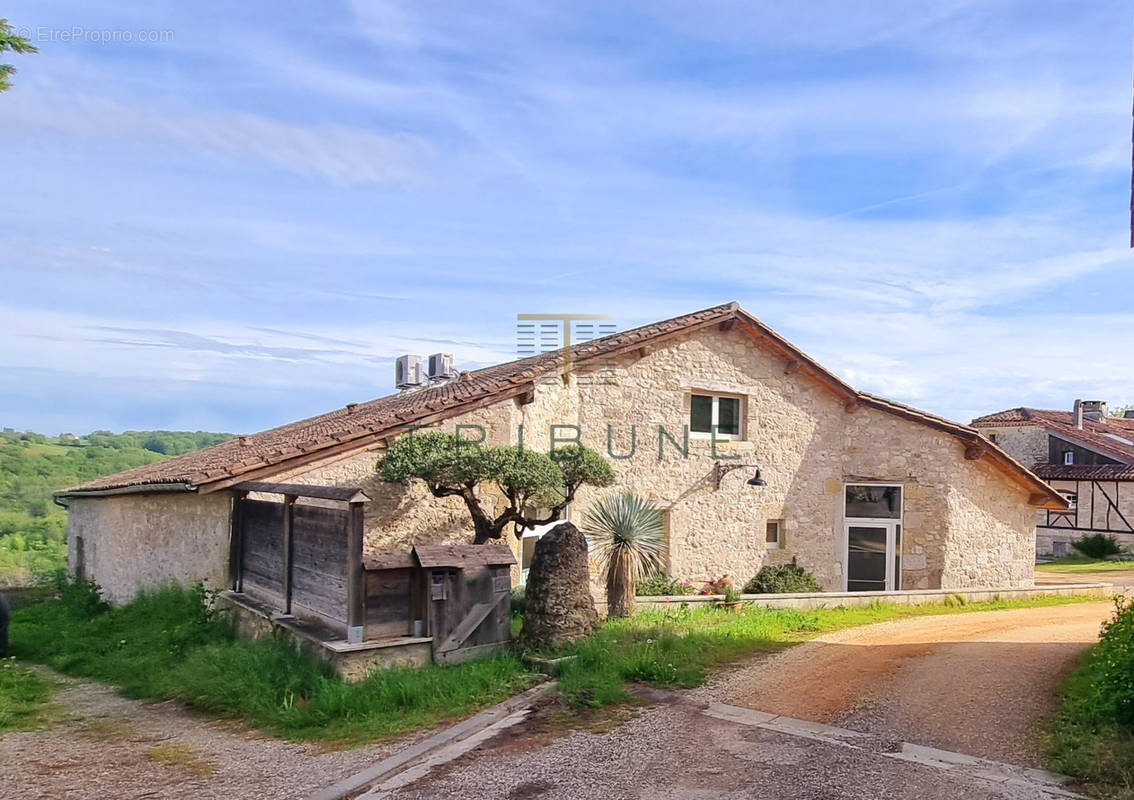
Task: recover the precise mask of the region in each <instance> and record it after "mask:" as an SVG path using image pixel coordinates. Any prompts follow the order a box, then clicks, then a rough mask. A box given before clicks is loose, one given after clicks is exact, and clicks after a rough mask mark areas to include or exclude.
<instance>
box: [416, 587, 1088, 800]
mask: <svg viewBox="0 0 1134 800" xmlns="http://www.w3.org/2000/svg"><path fill="white" fill-rule="evenodd" d="M1109 611H1110V605H1109V604H1108V603H1104V602H1100V603H1087V604H1078V605H1068V606H1052V607H1047V608H1036V609H1016V610H1009V611H994V612H978V613H973V614H956V615H950V616H943V617H921V618H915V619H909V620H902V621H898V622H888V623H881V624H878V625H871V626H866V627H862V628H856V629H852V630H849V631H843V632H841V633H838V634H834V635H830V636H825V637H823V638H822V639H818V640H814V641H812V642H809V643H807V644H804V645H800V646H799V647H795V648H792V649H790V650H788V651H785V652H782V653H779V654H777V655H774V656H771V657H767V658H762V659H757V660H754V661H751V662H749V663H748V664H746V665H745V666H744V667H742V668H740V669H737V670H734V671H733V672H731V673H730V674H727V675H722V676H721V677H720V678H718V679H717V680H716V681H714V682H713V683H711V684H709V685H707V686H705V687H702V688H700V689H697V690H694V691H691V692H683V693H676V694H674V695H673V696H671V697H670V700H669V702H662V703H659V704H656V705H653V706H652V707H649V708H646V709H644V710H642V711H640V712H638V713H637V714H636V715H635V716H633V718H632V719H630V720H629V721H628V722H626V723H625V724H622V725H618V726H616V727H614V728H613V729H612V730H608V731H605V732H600V733H592V732H581V731H576V732H574V733H570V734H568V735H565V736H559V737H558V738H553V737H548V736H546V735H543V732H542V728H545V727H546V726H547V720H546V719H543V720H540V719H539V717H540V715H538V714H537V715H536V717H535V718H533V720H532V721H531V723H530V724H529V723H524V724H522V725H520V726H517V729H514V730H512V731H510V732H508V734H507V735H504V736H501V737H498V738H497V739H496V740H493V741H490V742H487V743H486V744H484V745H482V746H481V747H480V748H478V749H477V750H475V751H473V752H471V753H469V754H468V755H466V756H463V757H462V758H461V759H458V760H457V761H455V762H452V763H451V764H448V765H446V766H444V767H441V768H439V769H437V770H435V771H434V772H433V773H431V774H430V775H428V776H427V777H425V778H423V779H422V780H419V781H418V782H417V783H415V784H413V785H411V786H409V787H406V788H404V789H401V790H400V791H399V792H398V793H397V795H396V796H397V797H398V798H411V799H412V798H421V799H422V800H425V798H430V799H433V798H437V797H460V798H469V799H470V800H472V799H474V798H510V800H523V799H524V798H546V800H560V799H562V800H579V799H580V798H590V797H603V798H627V799H629V798H651V800H669V798H673V800H689V798H694V799H696V798H751V797H760V798H768V799H770V800H778V799H779V798H783V799H784V800H787V798H793V799H796V800H834V799H835V798H849V797H854V798H879V800H882V799H883V798H885V800H900V799H902V798H910V799H911V800H912V799H913V798H918V799H919V800H923V799H924V798H943V799H945V798H948V800H953V798H958V797H964V798H967V799H968V798H975V799H979V798H1006V799H1007V798H1011V799H1012V800H1024V798H1027V799H1028V800H1034V798H1037V797H1050V796H1057V795H1058V792H1056V793H1055V794H1045V793H1043V792H1041V791H1038V790H1037V788H1036V787H1035V786H1034V785H1023V784H1020V783H1018V782H1013V781H1012V780H1005V779H1004V778H1003V777H1002V776H989V775H983V776H982V775H980V774H979V773H980V770H979V769H977V770H973V771H965V770H964V769H939V768H935V767H932V766H927V765H925V764H922V763H915V762H913V761H903V760H895V759H894V758H893V757H892V753H893V752H895V751H896V750H897V749H898V748H899V747H900V744H899V742H900V741H903V740H904V741H908V742H913V743H917V744H928V745H936V746H938V747H942V748H945V749H953V750H956V751H959V752H962V753H969V754H972V755H978V756H987V757H993V758H996V759H997V760H1002V761H1006V762H1009V763H1012V764H1019V765H1025V766H1026V765H1028V764H1036V763H1037V762H1038V761H1039V760H1040V759H1039V755H1038V748H1037V744H1036V742H1037V736H1038V733H1039V728H1038V725H1039V724H1040V723H1041V722H1042V721H1043V720H1044V719H1045V718H1046V715H1047V714H1048V713H1050V711H1051V709H1052V708H1053V703H1054V700H1053V693H1054V690H1055V687H1056V686H1057V685H1058V683H1059V681H1060V679H1061V678H1062V676H1063V675H1064V674H1065V672H1066V670H1067V669H1069V667H1070V666H1071V664H1072V663H1073V662H1074V660H1075V658H1076V657H1077V655H1078V653H1079V652H1081V650H1082V649H1083V648H1084V647H1085V646H1086V645H1087V644H1088V643H1089V642H1091V641H1093V640H1094V639H1095V637H1096V634H1097V631H1098V626H1099V623H1100V622H1102V620H1104V619H1105V618H1106V617H1107V615H1108V614H1109ZM714 701H718V702H723V703H730V704H745V705H749V706H751V707H754V708H759V709H762V710H765V711H772V712H777V713H782V714H786V715H791V716H793V717H798V718H802V719H811V720H814V721H826V722H835V723H837V724H840V725H842V726H843V727H849V728H854V729H856V730H866V731H870V732H873V733H878V734H880V736H878V737H874V738H872V739H871V742H870V744H868V745H866V746H862V747H846V746H837V745H833V744H831V743H829V742H825V741H820V740H816V739H815V738H808V737H807V736H800V735H787V734H784V733H780V732H775V731H770V730H766V729H762V728H759V727H752V726H748V725H743V724H739V723H737V722H733V721H729V720H727V719H720V718H716V717H713V716H709V715H708V714H707V713H706V711H707V708H708V706H709V704H710V703H712V702H714Z"/></svg>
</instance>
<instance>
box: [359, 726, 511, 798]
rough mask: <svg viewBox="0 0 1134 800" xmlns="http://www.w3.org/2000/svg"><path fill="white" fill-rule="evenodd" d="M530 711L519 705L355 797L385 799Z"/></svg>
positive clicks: (504, 728) (487, 738)
mask: <svg viewBox="0 0 1134 800" xmlns="http://www.w3.org/2000/svg"><path fill="white" fill-rule="evenodd" d="M530 713H531V709H530V708H522V709H520V710H519V711H516V712H514V713H512V714H510V715H508V716H507V717H505V718H504V719H502V720H499V721H498V722H494V723H493V724H491V725H489V726H488V727H487V728H484V729H482V730H480V731H477V732H476V733H474V734H472V735H471V736H467V737H465V738H464V739H458V740H457V741H455V742H450V743H449V744H447V745H445V746H444V747H442V748H440V749H439V750H435V751H434V752H433V753H431V754H430V755H429V756H428V757H426V758H424V759H422V760H421V761H419V762H417V763H415V764H412V765H411V766H409V767H407V768H406V769H403V770H398V771H396V772H394V773H393V774H391V775H389V776H387V777H386V778H384V779H383V780H382V782H381V783H377V784H375V785H374V786H372V787H371V788H370V789H368V790H367V791H366V793H365V794H361V795H359V796H358V798H357V800H385V798H388V797H390V796H391V792H396V791H397V790H398V789H401V788H403V787H405V786H409V785H410V784H411V783H415V782H416V781H419V780H421V779H422V778H424V777H425V776H426V775H428V774H429V773H430V772H432V771H433V769H434V768H435V767H439V766H441V765H442V764H448V763H449V762H450V761H452V760H453V759H456V758H460V757H461V756H463V755H464V754H465V753H468V752H469V751H470V750H475V749H476V748H477V747H479V746H480V745H481V744H483V743H484V742H486V741H488V740H489V739H491V738H492V737H493V736H496V735H497V734H498V733H500V732H501V731H503V730H506V729H508V728H510V727H512V726H513V725H516V724H518V723H520V722H523V721H524V720H525V719H527V716H528V714H530Z"/></svg>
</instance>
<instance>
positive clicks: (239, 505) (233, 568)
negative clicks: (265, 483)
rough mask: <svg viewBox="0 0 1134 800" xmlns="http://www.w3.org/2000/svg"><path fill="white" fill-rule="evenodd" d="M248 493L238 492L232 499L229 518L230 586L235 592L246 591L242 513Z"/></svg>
mask: <svg viewBox="0 0 1134 800" xmlns="http://www.w3.org/2000/svg"><path fill="white" fill-rule="evenodd" d="M246 497H248V493H247V492H237V493H236V494H235V495H234V496H233V498H232V512H231V514H230V516H229V520H230V528H229V534H228V585H229V587H230V588H231V589H232V591H234V592H242V591H244V587H243V586H242V585H241V584H243V582H244V525H243V521H242V520H241V518H240V517H241V511H242V509H243V508H244V499H245V498H246Z"/></svg>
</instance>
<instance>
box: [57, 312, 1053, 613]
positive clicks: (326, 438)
mask: <svg viewBox="0 0 1134 800" xmlns="http://www.w3.org/2000/svg"><path fill="white" fill-rule="evenodd" d="M568 364H569V367H568V366H567V365H568ZM600 364H601V366H602V370H601V371H602V374H603V379H602V380H596V379H594V376H595V374H597V372H596V371H595V370H594V368H596V367H597V366H598V365H600ZM411 426H417V427H420V426H434V427H437V428H440V429H443V430H447V431H456V430H457V428H458V426H460V427H461V430H462V435H471V436H473V437H474V438H480V434H481V433H483V438H484V441H486V442H488V443H501V444H504V443H513V444H514V443H516V442H517V441H519V440H520V438H521V437H522V439H523V442H524V445H525V446H527V447H533V448H542V449H546V448H548V447H549V444H550V441H551V437H552V436H555V437H557V438H558V439H559V440H560V441H565V440H570V439H572V438H574V437H575V436H576V435H577V436H578V437H580V439H581V441H582V442H583V443H584V444H586V445H588V446H590V447H592V448H594V449H595V450H598V451H599V452H601V453H602V454H603V455H605V456H606V457H607V458H608V459H609V460H610V462H611V464H612V466H613V468H614V470H615V472H616V475H617V485H616V486H615V487H614V489H609V490H601V491H618V490H626V489H630V490H633V491H635V492H638V493H640V494H642V495H644V496H646V497H648V498H649V499H650V500H651V501H653V502H654V503H655V504H656V505H657V506H658V507H659V508H661V509H662V511H663V514H664V519H665V529H666V532H667V537H668V552H669V555H668V571H669V573H670V574H671V575H672V576H675V577H679V578H683V579H688V580H691V581H698V582H700V581H706V580H708V579H710V578H714V577H719V576H720V575H722V574H729V575H731V576H733V577H734V578H735V579H737V580H739V581H744V580H746V579H747V578H748V577H750V576H751V575H752V574H754V573H755V572H756V571H757V570H758V569H759V568H760V567H761V566H762V565H765V564H774V563H780V562H784V561H788V560H790V559H792V558H795V559H797V560H798V562H799V563H800V564H801V565H803V566H804V567H806V568H807V569H808V570H811V571H812V572H813V573H814V574H815V576H816V578H817V580H818V581H819V583H820V584H821V585H822V586H823V588H824V589H826V590H831V591H844V590H849V591H871V590H873V591H884V590H898V589H915V588H944V589H959V588H965V587H976V586H989V587H1020V586H1030V585H1031V581H1032V564H1033V560H1034V555H1035V524H1036V509H1037V508H1039V509H1050V510H1052V511H1061V510H1064V509H1066V507H1067V503H1066V501H1065V500H1064V499H1063V497H1062V496H1061V495H1059V494H1058V493H1056V492H1055V491H1054V490H1053V489H1052V488H1051V487H1049V486H1048V485H1047V484H1046V483H1044V481H1042V480H1041V479H1040V478H1038V477H1037V476H1036V475H1035V474H1033V473H1032V472H1031V471H1029V470H1028V469H1027V468H1025V467H1024V466H1022V465H1021V464H1020V463H1019V462H1018V461H1017V460H1015V459H1013V458H1012V457H1011V456H1009V455H1008V454H1007V453H1006V452H1005V451H1004V450H1003V449H1001V448H1000V447H999V446H997V445H996V444H995V443H992V442H990V441H989V440H988V439H986V438H985V437H982V436H981V435H980V434H979V433H978V432H977V431H976V430H975V429H973V428H971V427H968V426H965V425H962V424H958V423H955V422H951V421H949V420H946V419H942V418H940V417H936V416H933V415H931V414H927V413H924V412H921V411H918V410H916V409H913V408H910V407H908V406H905V405H901V404H899V403H895V402H892V401H889V400H885V399H883V398H881V397H877V396H874V395H871V394H867V393H865V392H859V391H856V390H855V389H853V388H852V387H850V386H848V385H847V384H846V383H844V382H843V381H842V380H840V379H839V378H837V377H836V376H834V375H833V374H832V373H830V372H829V371H827V370H826V369H824V368H823V367H822V366H821V365H819V364H818V363H816V362H815V361H814V360H813V359H811V358H810V357H808V356H807V355H805V354H804V353H802V352H801V351H800V350H799V349H798V348H796V347H795V346H794V345H792V344H791V343H790V342H788V341H786V340H785V339H784V338H783V337H781V336H780V335H779V334H777V333H776V332H774V331H773V330H771V329H770V328H769V327H768V326H767V325H765V324H764V323H763V322H761V321H760V320H758V319H757V318H756V317H754V316H752V315H751V314H749V313H748V312H746V311H745V310H744V309H742V308H740V307H739V305H737V304H736V303H729V304H725V305H721V306H716V307H714V308H710V309H706V310H703V311H698V312H695V313H691V314H686V315H683V316H680V317H676V318H673V319H670V320H665V321H663V322H658V323H653V324H650V325H645V326H643V327H639V328H634V329H632V330H627V331H623V332H621V333H616V334H613V335H610V336H605V337H602V338H599V339H594V340H592V341H590V342H586V343H584V344H580V345H575V346H573V347H572V348H571V351H570V358H569V359H565V358H564V352H563V351H557V352H554V353H546V354H542V355H537V356H533V357H531V358H526V359H521V360H518V361H513V362H509V363H506V364H501V365H498V366H492V367H487V368H485V369H480V370H476V371H473V372H464V373H460V374H459V376H458V377H456V378H455V379H452V380H449V381H446V382H442V383H438V384H436V385H430V386H426V387H424V388H420V389H417V390H414V391H405V392H402V393H399V394H393V395H390V396H387V397H383V398H379V399H377V400H372V401H370V402H364V403H357V404H354V403H352V404H349V405H347V406H346V407H345V408H341V409H338V410H336V411H332V412H330V413H328V414H324V415H321V416H317V417H312V418H310V419H307V420H302V421H300V422H294V423H291V424H288V425H284V426H282V427H279V428H274V429H272V430H268V431H264V432H262V433H258V434H254V435H251V436H243V437H240V438H238V439H233V440H231V441H228V442H224V443H222V444H219V445H216V446H214V447H211V448H208V449H205V450H201V451H198V452H195V453H190V454H187V455H184V456H180V457H177V458H173V459H170V460H168V461H163V462H159V463H157V464H151V465H147V466H144V467H139V468H137V469H133V470H128V471H126V472H122V473H119V474H117V475H111V476H107V477H103V478H99V479H97V480H93V481H89V482H87V483H84V484H82V485H80V486H75V487H73V488H71V489H67V490H65V491H63V492H61V493H60V494H59V496H60V497H61V498H62V499H63V502H66V503H68V505H69V515H68V516H69V519H68V548H69V558H70V560H71V564H72V567H73V568H74V569H76V570H81V571H82V573H83V574H85V575H86V576H89V577H90V578H92V579H94V580H96V581H97V582H98V583H100V584H101V585H102V586H103V588H104V590H105V591H106V592H107V594H108V595H109V596H111V597H112V598H114V599H117V600H121V599H125V598H128V597H129V596H131V594H132V593H133V592H135V591H136V590H137V588H138V587H141V586H146V585H152V584H155V583H157V582H160V581H164V580H170V579H174V580H179V581H195V580H200V579H206V580H208V581H210V582H211V583H213V584H214V585H222V586H223V585H224V584H225V582H226V580H227V577H226V576H227V575H228V559H229V536H230V529H231V528H230V525H231V522H230V517H231V509H232V506H233V495H234V487H236V486H238V485H239V484H241V483H243V482H246V481H270V482H287V483H303V484H318V485H331V486H349V487H359V488H361V489H363V490H364V491H365V492H366V494H367V495H369V497H370V498H371V502H369V503H368V504H367V505H366V507H365V508H366V510H365V516H364V544H365V551H366V552H367V553H368V554H381V553H389V552H395V551H404V550H407V549H408V548H409V547H410V546H411V545H415V544H416V545H420V544H431V543H443V542H453V541H470V540H471V539H470V536H471V535H470V533H469V530H470V529H471V525H470V522H469V520H468V517H467V512H466V510H465V508H464V505H463V504H462V503H461V502H460V501H459V500H458V499H456V498H443V499H436V498H434V497H432V496H431V495H430V494H429V493H428V492H427V490H426V489H425V488H424V487H423V486H420V485H417V486H409V487H402V486H396V485H390V484H384V483H382V482H380V481H379V480H378V479H377V477H376V474H375V462H376V459H377V458H378V457H379V456H380V454H381V452H382V451H383V449H384V448H385V447H387V446H388V444H389V443H390V442H391V441H392V440H393V439H394V438H395V437H397V436H399V435H403V434H404V433H405V432H406V431H407V430H408V429H409V428H410V427H411ZM470 430H472V431H477V433H474V434H469V433H468V432H469V431H470ZM757 469H758V470H759V477H760V478H761V480H760V481H758V482H757V481H755V480H754V478H755V476H756V470H757ZM756 483H759V484H760V485H754V484H756ZM599 491H600V490H594V489H589V490H588V489H584V490H583V491H581V492H580V493H579V495H578V496H577V497H576V499H575V502H574V504H573V507H572V508H571V509H569V512H568V513H569V516H570V518H571V519H573V520H575V521H576V522H578V521H579V520H581V519H582V516H583V512H585V509H586V507H587V506H588V504H589V503H591V502H593V500H594V498H595V497H596V496H598V494H599ZM534 535H538V532H537V534H533V533H531V532H529V533H528V534H527V535H526V537H524V538H516V537H513V536H511V535H509V536H508V539H509V544H510V546H511V547H512V548H513V549H514V551H515V552H516V554H517V556H518V558H519V559H520V561H521V563H520V564H518V565H517V569H518V570H522V569H523V568H524V567H525V566H526V561H527V559H528V558H530V552H531V547H530V545H531V544H532V542H533V536H534ZM521 574H522V573H521ZM517 577H520V576H519V575H517Z"/></svg>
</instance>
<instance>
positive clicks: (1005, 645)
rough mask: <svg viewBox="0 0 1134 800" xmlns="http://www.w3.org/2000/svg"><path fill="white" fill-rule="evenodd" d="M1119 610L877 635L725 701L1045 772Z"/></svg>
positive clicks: (786, 669) (899, 626)
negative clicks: (1088, 656) (1057, 720)
mask: <svg viewBox="0 0 1134 800" xmlns="http://www.w3.org/2000/svg"><path fill="white" fill-rule="evenodd" d="M1112 610H1113V606H1112V605H1111V604H1110V603H1109V602H1098V603H1079V604H1074V605H1066V606H1048V607H1041V608H1019V609H1012V610H1007V611H982V612H979V613H974V614H953V615H948V616H940V617H920V618H913V619H905V620H899V621H896V622H886V623H882V624H879V625H869V626H866V627H862V628H851V629H849V630H845V631H839V632H836V633H833V634H830V635H827V636H823V637H821V638H819V639H815V640H813V641H811V642H807V643H805V644H802V645H800V646H799V647H795V648H792V649H791V650H788V651H786V652H784V653H782V654H780V655H779V656H777V657H776V658H774V659H772V660H771V661H770V662H768V663H767V664H766V665H764V666H763V668H760V669H753V670H748V671H746V672H744V673H742V674H739V675H737V676H736V679H735V681H734V684H733V686H732V687H731V689H730V690H729V691H728V692H727V694H726V696H725V697H724V698H723V699H724V701H725V702H732V703H736V704H737V705H743V706H747V707H749V708H756V709H760V710H762V711H771V712H774V713H777V714H785V715H788V716H792V717H798V718H801V719H807V720H813V721H816V722H826V723H830V724H833V725H839V726H842V727H847V728H851V729H854V730H863V731H870V732H872V733H879V734H884V735H888V736H891V737H893V738H897V739H901V740H904V741H912V742H917V743H919V744H927V745H931V746H933V747H940V748H943V749H946V750H954V751H957V752H961V753H968V754H970V755H975V756H981V757H984V758H991V759H996V760H999V761H1006V762H1009V763H1012V764H1020V765H1026V766H1034V767H1040V766H1043V756H1042V752H1041V748H1040V737H1041V735H1042V726H1043V724H1044V723H1045V722H1046V721H1047V719H1048V718H1050V716H1051V714H1052V713H1053V712H1054V711H1055V703H1056V695H1055V692H1056V689H1057V688H1058V687H1059V685H1060V683H1061V682H1062V680H1063V678H1064V676H1066V674H1067V673H1068V672H1069V671H1070V670H1071V669H1072V668H1073V667H1074V665H1075V663H1076V661H1077V660H1078V658H1079V654H1080V653H1082V651H1083V648H1085V647H1086V646H1087V645H1088V644H1090V643H1091V642H1093V641H1095V640H1096V639H1097V638H1098V632H1099V626H1100V625H1101V624H1102V622H1103V621H1104V620H1105V619H1106V618H1107V617H1108V616H1110V613H1111V611H1112Z"/></svg>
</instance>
